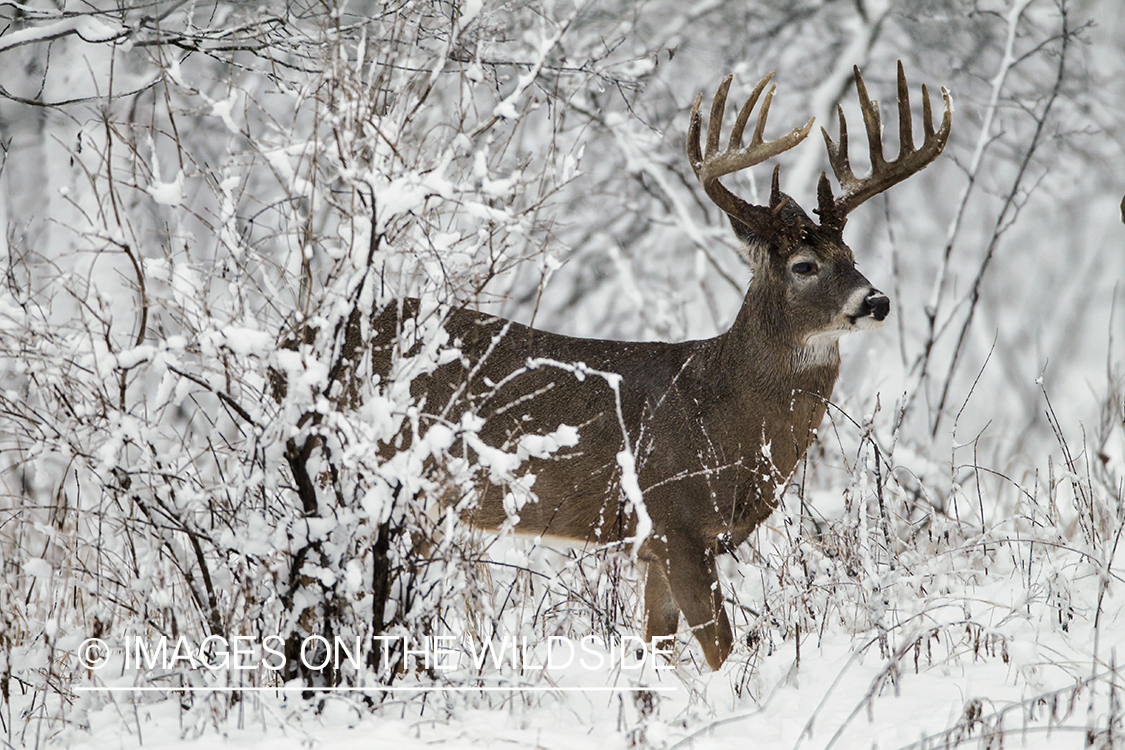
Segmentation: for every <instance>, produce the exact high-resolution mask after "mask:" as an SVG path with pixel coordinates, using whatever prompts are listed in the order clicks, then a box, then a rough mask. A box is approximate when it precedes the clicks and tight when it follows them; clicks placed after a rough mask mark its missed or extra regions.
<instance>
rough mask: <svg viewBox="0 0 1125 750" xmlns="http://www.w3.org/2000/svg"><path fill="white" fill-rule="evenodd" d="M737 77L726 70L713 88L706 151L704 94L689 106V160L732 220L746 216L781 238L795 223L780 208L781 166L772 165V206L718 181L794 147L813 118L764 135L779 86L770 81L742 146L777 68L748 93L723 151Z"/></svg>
mask: <svg viewBox="0 0 1125 750" xmlns="http://www.w3.org/2000/svg"><path fill="white" fill-rule="evenodd" d="M733 78H734V76H727V77H726V78H724V79H723V82H722V83H721V84H719V90H718V91H717V92H716V93H715V99H714V101H713V102H712V103H711V118H710V122H709V123H708V125H707V146H706V152H703V151H702V150H701V148H700V133H701V131H702V129H703V118H702V117H701V116H700V114H699V107H700V105H701V104H702V103H703V94H700V95H699V96H697V97H696V98H695V104H694V105H692V108H691V122H690V124H689V126H688V141H687V150H688V159H690V160H691V168H692V170H693V171H694V172H695V177H696V179H698V180H699V183H700V184H701V185H702V186H703V190H704V191H705V192H706V193H707V196H708V197H709V198H710V199H711V201H712V202H713V203H714V204H715V205H716V206H718V207H719V208H721V209H723V211H725V212H726V214H727V215H728V216H729V217H730V218H731V219H732V220H733V221H739V222H742V223H743V224H745V225H746V226H748V227H749V228H750V229H752V230H753V231H754V232H756V233H757V234H760V235H762V236H763V237H765V238H767V239H775V240H780V239H782V238H784V237H786V236H787V235H788V233H790V232H791V228H790V227H788V226H787V225H786V224H785V223H784V222H782V221H781V219H780V216H779V215H778V212H777V209H779V208H780V204H781V197H780V193H779V191H778V187H777V171H776V170H775V171H774V178H773V189H772V194H771V197H770V207H769V208H766V207H765V206H755V205H753V204H751V203H747V202H746V201H744V200H743V199H742V198H739V197H738V196H737V195H734V194H733V193H731V192H730V191H729V190H727V189H726V188H725V187H724V186H723V184H722V183H721V182H719V178H720V177H722V176H724V175H728V174H731V173H732V172H738V171H740V170H743V169H749V168H750V167H753V166H754V165H756V164H760V163H761V162H763V161H765V160H766V159H769V158H772V157H774V156H777V155H778V154H780V153H783V152H785V151H788V150H789V149H791V148H793V147H794V146H796V145H797V144H798V143H800V142H801V141H802V140H804V139H805V136H807V135H808V134H809V130H810V129H811V128H812V124H813V121H812V119H810V120H809V121H808V122H807V123H805V126H804V127H803V128H795V129H794V130H793V131H792V132H790V133H789V134H788V135H784V136H782V137H781V138H778V139H777V140H774V141H764V140H762V133H763V131H764V130H765V128H766V118H767V117H768V116H769V111H770V102H772V101H773V93H774V91H776V90H777V86H771V87H770V90H769V91H768V92H766V98H765V101H763V102H762V109H761V111H760V112H759V113H758V121H757V124H756V125H755V126H754V134H753V136H751V138H750V144H749V145H748V146H746V148H741V143H742V134H743V132H744V131H745V129H746V124H747V123H748V122H749V121H750V113H751V111H752V110H753V109H754V105H756V104H757V103H758V98H759V97H760V96H761V94H762V91H763V90H764V89H765V87H766V84H768V83H769V82H770V79H772V78H773V73H772V72H770V73H769V74H767V75H766V76H765V77H764V78H762V80H760V81H758V85H757V86H755V87H754V90H753V91H752V92H751V93H750V98H749V99H747V100H746V103H745V104H744V105H742V109H741V110H739V113H738V119H736V120H735V123H734V129H733V130H731V133H730V145H729V146H728V147H727V150H726V151H721V152H720V151H719V131H720V129H721V127H722V122H723V112H724V111H725V110H726V103H727V91H728V90H729V89H730V84H731V81H732V80H733ZM787 230H789V231H787Z"/></svg>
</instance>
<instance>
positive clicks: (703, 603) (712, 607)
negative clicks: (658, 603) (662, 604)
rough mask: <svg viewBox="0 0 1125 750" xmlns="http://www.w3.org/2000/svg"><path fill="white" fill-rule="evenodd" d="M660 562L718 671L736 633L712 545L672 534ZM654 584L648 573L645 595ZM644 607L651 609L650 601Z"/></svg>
mask: <svg viewBox="0 0 1125 750" xmlns="http://www.w3.org/2000/svg"><path fill="white" fill-rule="evenodd" d="M658 563H659V564H660V565H661V567H663V568H664V570H663V571H662V572H663V573H664V576H666V577H667V584H666V585H667V586H668V588H669V589H670V590H671V594H672V598H673V600H674V601H675V603H676V606H677V607H678V608H679V610H680V611H681V612H683V613H684V619H686V620H687V623H688V625H689V626H690V627H691V630H692V633H694V634H695V637H696V639H697V640H698V641H699V645H700V646H702V647H703V654H704V656H706V657H707V663H708V664H709V665H710V666H711V669H713V670H718V669H719V668H720V667H721V666H723V662H724V661H726V659H727V657H728V656H730V652H731V649H732V648H733V646H734V633H733V632H732V631H731V627H730V620H728V619H727V611H726V607H725V606H724V604H723V592H722V589H721V587H720V586H719V576H718V573H717V572H716V570H715V550H714V548H713V546H711V545H704V544H702V543H701V542H699V541H698V540H694V539H684V538H676V537H674V536H672V535H671V534H670V535H669V538H668V543H667V546H666V547H665V549H664V550H663V551H662V554H661V555H659V556H658ZM653 586H654V584H653V582H652V573H649V576H648V581H647V582H646V584H645V595H646V597H647V595H648V592H649V589H650V588H651V587H653ZM645 607H646V609H648V604H647V601H646V604H645ZM649 613H650V614H649V616H650V618H651V617H652V611H651V610H649ZM667 621H668V618H665V619H664V620H663V623H664V624H665V625H666V624H667ZM650 627H651V626H650ZM674 628H675V626H674V625H673V629H674ZM656 634H657V635H659V633H656Z"/></svg>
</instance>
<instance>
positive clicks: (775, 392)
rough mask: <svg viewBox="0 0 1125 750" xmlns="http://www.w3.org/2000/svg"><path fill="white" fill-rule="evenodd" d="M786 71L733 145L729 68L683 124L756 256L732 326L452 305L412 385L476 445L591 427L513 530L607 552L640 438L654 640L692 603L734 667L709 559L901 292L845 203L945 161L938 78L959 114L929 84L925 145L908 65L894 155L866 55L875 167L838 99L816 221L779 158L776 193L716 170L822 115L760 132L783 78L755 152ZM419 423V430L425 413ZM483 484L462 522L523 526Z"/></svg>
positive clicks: (384, 328) (761, 512)
mask: <svg viewBox="0 0 1125 750" xmlns="http://www.w3.org/2000/svg"><path fill="white" fill-rule="evenodd" d="M772 76H773V74H772V73H771V74H769V75H767V76H766V77H765V78H763V79H762V80H761V81H760V82H759V83H758V85H757V87H755V89H754V91H753V93H752V94H751V95H750V98H749V100H748V101H747V102H746V104H745V106H743V107H742V109H741V111H740V112H739V114H738V117H737V120H736V121H735V124H734V129H733V131H732V133H731V137H730V144H729V146H728V147H727V148H726V150H720V148H719V130H720V124H721V122H722V119H723V111H724V107H725V103H726V98H727V90H728V89H729V87H730V83H731V78H730V77H727V78H726V80H724V81H723V82H722V84H720V86H719V90H718V93H717V94H716V95H715V99H714V103H713V104H712V105H711V115H710V123H709V126H708V128H707V133H706V137H705V142H704V143H702V144H701V143H700V135H701V131H702V124H701V120H702V118H701V116H700V113H699V106H700V102H701V101H702V95H700V97H699V98H698V99H697V100H696V102H695V106H694V107H693V108H692V111H691V122H690V125H689V127H688V141H687V150H688V157H689V159H690V160H691V166H692V169H693V170H694V171H695V174H696V177H697V178H698V179H699V182H700V184H701V185H702V186H703V189H704V190H705V191H706V193H707V195H708V197H710V199H711V200H712V201H713V202H714V203H715V204H716V205H717V206H718V207H719V208H721V209H722V210H723V211H724V212H726V214H727V216H728V217H729V219H730V222H731V224H732V225H733V227H734V231H735V234H736V235H737V236H738V238H739V239H740V240H742V242H744V243H745V244H746V249H747V252H748V253H749V256H750V258H751V259H752V262H753V277H752V279H751V281H750V285H749V289H747V291H746V298H745V300H744V302H743V303H742V309H741V310H740V311H739V313H738V317H737V318H736V319H735V321H734V324H733V325H732V326H731V328H730V330H729V331H727V332H726V333H724V334H722V335H720V336H716V337H715V338H712V339H708V340H705V341H685V342H682V343H677V344H667V343H657V342H645V343H632V342H622V341H604V340H598V339H579V338H571V337H569V336H560V335H557V334H554V333H549V332H546V331H539V330H532V329H530V328H528V327H526V326H523V325H520V324H518V323H513V322H511V321H508V320H503V319H500V318H496V317H493V316H490V315H485V314H481V313H478V312H473V311H470V310H467V309H454V310H452V311H449V313H448V316H447V317H446V319H445V321H444V323H443V325H444V327H445V329H446V330H447V331H448V333H449V335H450V345H451V346H453V347H454V348H456V349H459V350H460V355H459V356H457V357H455V358H451V359H452V361H449V360H446V361H447V362H448V363H447V364H444V365H442V366H441V367H438V368H437V369H436V370H435V371H433V372H432V373H430V374H428V375H424V376H421V377H418V378H416V379H415V380H414V381H413V384H412V386H411V387H412V393H413V395H414V396H415V397H416V398H417V399H418V400H419V401H420V402H422V400H423V399H424V408H423V409H422V411H423V412H428V413H429V414H430V415H431V417H430V418H431V419H436V418H439V417H440V418H441V419H443V420H446V421H447V423H449V422H452V423H456V422H458V421H459V420H461V418H462V417H463V415H464V414H465V413H466V412H473V413H475V414H476V416H477V417H479V419H480V420H482V423H483V426H482V427H481V428H480V431H479V433H478V435H479V438H480V440H482V441H483V443H485V444H487V445H489V446H491V447H493V448H505V449H509V450H511V449H514V447H515V446H516V444H517V442H518V441H519V439H520V438H521V436H524V435H546V434H548V433H552V432H555V431H556V430H558V429H559V427H560V426H562V425H568V426H570V427H572V428H574V429H576V430H577V433H578V441H577V443H576V444H574V445H573V446H571V447H566V448H563V449H561V450H559V451H556V452H555V453H553V454H552V455H550V456H549V457H547V458H543V457H531V458H528V459H527V461H526V464H525V468H526V470H527V471H529V472H531V473H533V474H534V475H535V482H534V485H533V487H532V491H533V493H534V495H535V496H536V498H537V499H533V500H531V501H529V502H527V503H526V504H525V505H524V506H523V507H522V508H520V509H519V510H518V521H517V522H516V525H515V529H516V530H517V531H519V532H521V533H525V534H532V535H545V536H554V537H563V538H566V539H569V540H572V542H577V543H580V544H581V543H586V544H590V545H597V546H603V545H607V544H613V543H621V542H622V541H625V540H628V539H630V538H631V537H632V536H633V535H634V534H635V533H636V530H637V527H638V515H637V513H636V512H635V509H634V506H633V505H632V504H631V503H630V502H628V500H627V497H626V494H625V492H624V491H623V489H622V468H621V463H620V459H619V454H623V451H624V449H625V448H626V447H628V448H629V449H630V451H629V452H631V455H632V456H633V457H634V458H635V471H636V477H637V479H638V481H639V485H640V490H641V492H642V493H643V498H644V507H645V509H647V516H648V518H649V519H651V524H652V526H651V532H650V533H649V534H648V536H647V538H645V540H644V542H643V544H642V545H641V546H640V547H639V556H640V557H641V558H642V559H644V560H646V561H647V563H648V565H647V574H646V576H647V577H646V581H645V611H646V626H645V632H646V637H648V638H651V637H653V636H657V635H670V634H672V633H675V632H676V630H677V628H678V624H679V616H680V613H681V612H682V613H683V615H684V618H685V619H686V620H687V624H688V626H689V627H690V628H691V630H692V632H693V633H694V634H695V636H696V638H698V640H699V643H700V645H701V646H702V647H703V652H704V654H705V655H706V657H707V662H708V664H710V665H711V668H712V669H718V668H719V667H720V665H722V663H723V661H724V660H725V659H726V658H727V656H728V655H729V654H730V651H731V647H732V643H733V635H732V632H731V626H730V622H729V621H728V619H727V614H726V609H725V607H724V604H723V594H722V590H721V588H720V585H719V581H718V578H717V576H716V569H715V558H716V556H717V555H718V554H720V553H722V552H726V551H729V550H731V549H733V548H734V547H736V546H737V545H739V544H742V543H743V542H744V541H745V540H746V539H747V537H748V536H749V535H750V532H751V531H752V530H753V529H754V528H755V527H756V526H758V524H760V523H762V521H763V520H765V519H766V517H767V516H769V515H770V513H772V512H773V510H774V509H775V508H776V507H777V504H778V499H779V496H780V494H781V492H780V489H781V488H782V487H783V486H784V484H785V482H786V481H787V480H788V478H789V476H790V474H791V473H792V472H793V470H794V468H795V466H796V465H797V462H798V461H799V460H800V458H801V456H802V455H803V454H804V453H805V451H806V450H807V449H808V447H809V443H810V442H811V441H812V440H813V438H814V436H815V434H816V429H817V426H818V425H819V424H820V422H821V419H822V418H823V417H824V413H825V409H826V406H827V404H828V400H829V399H830V398H831V396H832V389H833V386H834V385H835V383H836V377H837V375H838V374H839V369H840V351H839V347H838V339H839V338H840V336H841V335H843V334H845V333H847V332H849V331H856V330H863V329H868V328H875V327H877V326H879V325H881V324H882V321H883V320H884V318H886V317H887V314H888V313H889V311H890V302H889V300H888V299H887V296H886V295H885V294H883V293H882V292H880V291H878V290H876V289H875V288H874V287H873V286H872V285H871V282H869V281H868V280H867V279H866V278H864V276H863V274H861V273H860V272H859V271H857V270H856V267H855V260H854V258H853V256H852V251H851V250H850V249H849V248H848V246H847V245H846V244H845V243H844V240H843V237H842V233H843V230H844V224H845V222H846V221H847V216H848V214H849V213H850V212H851V211H852V210H853V209H854V208H856V206H858V205H860V204H861V203H863V202H864V201H866V200H867V199H868V198H871V197H872V196H874V195H876V194H878V193H880V192H882V191H884V190H886V189H887V188H889V187H891V186H892V185H894V184H895V183H897V182H900V181H901V180H904V179H906V178H907V177H909V176H910V175H912V174H914V173H915V172H918V171H919V170H921V169H922V168H923V167H925V166H926V165H927V164H929V163H930V162H932V161H933V160H934V159H935V158H936V157H937V156H938V154H940V153H941V151H942V149H943V148H944V146H945V143H946V140H947V139H948V137H949V129H950V123H951V117H952V116H951V110H950V98H949V94H948V92H946V91H945V90H944V89H943V90H942V96H943V98H944V102H945V114H944V116H943V118H942V122H941V126H940V127H939V128H938V129H937V130H936V131H935V130H934V125H933V116H932V112H931V110H930V101H929V95H928V93H927V92H926V89H925V87H923V88H922V112H923V129H924V132H925V139H924V142H923V144H922V146H921V148H917V149H916V148H915V147H914V143H913V138H912V135H911V130H912V128H911V116H910V103H909V100H908V94H907V85H906V79H905V77H904V75H903V70H902V65H901V63H900V64H899V67H898V112H899V142H900V147H899V155H898V158H896V159H894V160H893V161H886V160H885V159H884V157H883V147H882V142H881V126H880V122H879V110H878V106H877V103H876V102H873V101H872V100H871V99H870V98H869V97H868V95H867V90H866V87H865V86H864V83H863V79H862V78H861V77H860V75H859V70H858V68H857V69H856V72H855V82H856V88H857V89H858V92H859V101H860V107H861V109H862V111H863V120H864V124H865V126H866V129H867V137H868V141H869V144H870V152H871V162H872V169H871V174H869V175H868V176H866V177H862V178H857V177H856V176H855V175H854V174H853V172H852V168H851V166H850V164H849V162H848V133H847V127H846V124H845V122H844V117H843V111H842V110H841V111H840V136H839V141H838V142H833V141H832V139H831V138H830V137H829V136H828V133H827V132H825V133H824V139H825V143H826V144H827V147H828V159H829V162H830V163H831V165H832V170H833V171H834V172H835V174H836V178H837V180H839V182H840V187H841V195H840V196H839V197H834V196H833V194H832V188H831V187H830V185H829V182H828V178H827V176H825V175H824V174H823V173H822V174H821V178H820V184H819V187H818V191H817V192H818V207H817V211H816V213H817V214H819V222H814V221H812V220H811V219H810V218H809V216H808V215H807V214H806V213H805V212H804V211H803V210H801V208H800V206H798V205H797V204H796V203H795V202H794V201H793V199H791V198H790V197H789V196H787V195H785V194H784V193H782V192H780V190H779V189H778V171H777V170H776V169H775V170H774V172H773V186H772V191H771V195H770V200H769V205H767V206H756V205H751V204H750V203H747V202H746V201H744V200H743V199H741V198H739V197H737V196H736V195H734V194H733V193H731V192H730V191H729V190H728V189H727V188H726V187H724V186H723V184H722V183H721V182H720V179H721V178H722V177H724V176H725V175H729V174H732V173H734V172H738V171H740V170H744V169H748V168H750V167H753V166H754V165H756V164H758V163H760V162H762V161H765V160H766V159H769V158H771V157H773V156H776V155H778V154H780V153H782V152H784V151H787V150H789V149H791V148H793V147H794V146H796V145H797V144H798V143H800V142H801V141H802V140H803V139H804V138H805V136H807V135H808V133H809V130H810V128H811V127H812V120H810V121H809V122H808V123H807V124H806V125H805V126H804V127H802V128H798V129H795V130H793V131H792V132H791V133H789V134H788V135H786V136H784V137H782V138H779V139H777V140H774V141H764V140H763V138H762V135H763V130H764V129H765V125H766V117H767V115H768V112H769V107H770V101H771V99H772V96H773V91H774V88H771V89H770V91H769V92H768V93H766V95H765V99H764V101H763V103H762V107H761V110H760V113H759V114H758V118H757V124H756V126H755V129H754V134H753V136H752V137H751V138H750V143H749V145H747V146H746V147H742V146H741V141H742V135H743V131H744V129H745V127H746V125H747V123H748V121H749V119H750V114H751V111H752V110H753V108H754V107H755V105H756V103H757V101H758V99H759V97H760V95H761V94H762V92H763V91H764V90H765V88H766V86H767V85H768V84H769V82H770V79H771V78H772ZM418 309H419V308H418V301H417V300H414V299H406V300H400V302H399V303H398V304H397V305H395V304H392V305H389V306H388V307H386V308H385V309H384V310H382V311H380V312H379V313H377V314H376V316H375V317H374V319H373V321H372V329H371V330H372V331H373V332H374V333H373V335H374V336H375V338H374V341H373V366H374V372H375V373H376V374H378V375H381V376H385V375H386V374H387V373H388V372H389V370H390V368H391V365H392V362H391V360H392V352H393V351H395V350H396V349H398V350H399V351H401V348H400V347H402V343H401V340H399V337H400V336H401V335H403V331H404V326H403V323H404V321H405V320H407V319H410V318H413V317H415V316H416V315H417V314H418ZM396 341H398V344H396V343H395V342H396ZM408 347H409V345H407V348H408ZM578 363H581V366H579V367H575V365H577V364H578ZM583 368H585V371H586V372H590V371H597V372H600V373H615V374H617V375H619V376H620V378H619V380H618V381H617V387H616V390H615V388H614V387H611V381H612V380H613V378H612V377H611V378H606V377H602V376H597V375H594V374H592V372H591V373H590V374H587V375H586V376H583V374H582V370H583ZM421 419H422V427H423V428H424V427H425V421H426V419H427V417H426V416H425V414H423V415H422V417H421ZM623 428H624V429H623ZM626 436H627V437H626ZM626 439H627V440H628V441H629V444H628V446H627V445H626V443H625V441H626ZM478 445H479V444H478ZM466 451H468V452H469V453H470V454H471V453H472V452H471V451H469V449H467V448H466ZM623 455H628V453H624V454H623ZM476 492H477V498H476V503H475V505H474V507H472V508H471V509H469V510H467V511H466V512H465V514H464V516H465V518H466V520H468V521H470V522H471V523H472V524H474V525H476V526H479V527H483V528H498V527H500V526H501V525H503V524H504V523H505V522H506V521H509V513H508V512H507V511H505V508H504V504H503V499H504V495H505V489H504V488H503V487H500V486H496V485H493V484H491V483H490V482H489V481H488V480H487V478H483V479H482V481H480V482H479V483H478V486H477V489H476ZM642 519H643V516H642Z"/></svg>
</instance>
